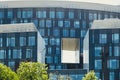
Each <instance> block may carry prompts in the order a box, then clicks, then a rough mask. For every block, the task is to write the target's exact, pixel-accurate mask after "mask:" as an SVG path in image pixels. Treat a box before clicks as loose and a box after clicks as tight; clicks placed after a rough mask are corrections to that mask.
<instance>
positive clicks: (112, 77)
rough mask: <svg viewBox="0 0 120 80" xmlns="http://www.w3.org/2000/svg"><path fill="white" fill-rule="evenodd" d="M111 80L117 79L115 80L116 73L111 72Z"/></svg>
mask: <svg viewBox="0 0 120 80" xmlns="http://www.w3.org/2000/svg"><path fill="white" fill-rule="evenodd" d="M109 79H110V80H115V78H114V72H110V74H109Z"/></svg>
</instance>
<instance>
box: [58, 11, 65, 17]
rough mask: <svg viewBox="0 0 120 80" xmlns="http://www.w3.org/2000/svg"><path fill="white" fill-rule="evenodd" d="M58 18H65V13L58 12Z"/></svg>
mask: <svg viewBox="0 0 120 80" xmlns="http://www.w3.org/2000/svg"><path fill="white" fill-rule="evenodd" d="M56 17H57V18H64V12H61V11H58V12H57V14H56Z"/></svg>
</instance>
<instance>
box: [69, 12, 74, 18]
mask: <svg viewBox="0 0 120 80" xmlns="http://www.w3.org/2000/svg"><path fill="white" fill-rule="evenodd" d="M69 18H70V19H71V18H74V12H73V11H69Z"/></svg>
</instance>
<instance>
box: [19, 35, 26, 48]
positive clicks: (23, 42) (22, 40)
mask: <svg viewBox="0 0 120 80" xmlns="http://www.w3.org/2000/svg"><path fill="white" fill-rule="evenodd" d="M25 45H26V37H20V46H25Z"/></svg>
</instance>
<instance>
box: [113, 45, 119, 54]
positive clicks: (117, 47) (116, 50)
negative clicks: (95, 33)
mask: <svg viewBox="0 0 120 80" xmlns="http://www.w3.org/2000/svg"><path fill="white" fill-rule="evenodd" d="M114 56H119V46H114Z"/></svg>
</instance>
